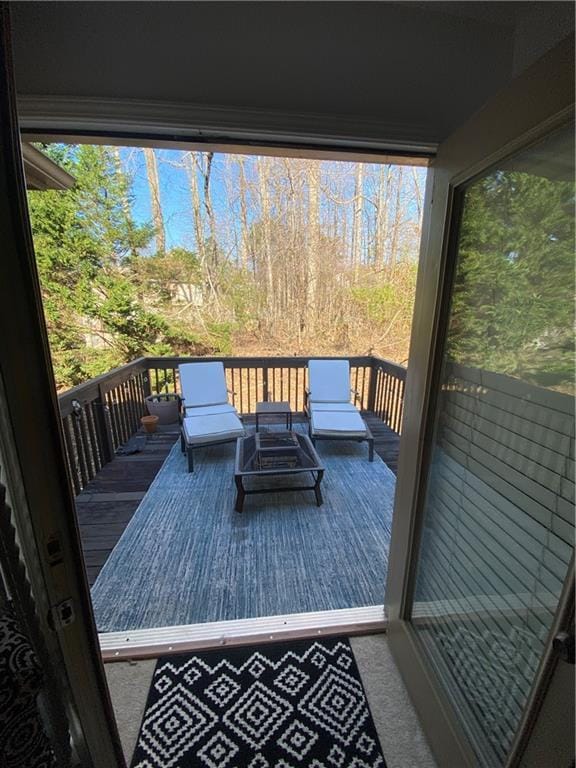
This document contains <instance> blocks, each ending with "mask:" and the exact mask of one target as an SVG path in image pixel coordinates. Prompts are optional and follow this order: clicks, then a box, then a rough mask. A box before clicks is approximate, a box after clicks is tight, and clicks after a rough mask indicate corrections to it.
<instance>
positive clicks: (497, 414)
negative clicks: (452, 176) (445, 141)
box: [412, 126, 574, 768]
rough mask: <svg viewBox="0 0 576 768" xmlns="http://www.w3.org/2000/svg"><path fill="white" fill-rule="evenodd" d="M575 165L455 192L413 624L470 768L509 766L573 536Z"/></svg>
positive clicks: (542, 156)
mask: <svg viewBox="0 0 576 768" xmlns="http://www.w3.org/2000/svg"><path fill="white" fill-rule="evenodd" d="M573 178H574V156H573V129H572V126H570V128H569V129H565V130H562V131H559V132H557V133H555V134H552V135H550V136H549V137H548V138H547V139H546V140H544V141H542V142H540V143H538V144H537V145H534V146H532V147H531V148H529V149H527V150H524V151H522V152H521V153H519V154H517V155H515V156H513V157H512V158H510V159H509V160H507V161H505V162H501V163H500V164H499V165H498V166H497V167H496V168H493V169H492V170H491V171H489V172H488V173H486V174H485V175H483V176H482V177H481V178H477V179H476V180H474V181H473V182H471V183H469V184H468V185H467V186H466V188H465V189H461V190H458V193H457V197H456V206H457V210H459V211H460V215H459V226H458V232H457V234H456V238H455V240H456V255H455V259H454V261H453V263H454V267H453V270H454V271H453V275H452V293H451V299H450V307H449V311H448V316H447V321H446V326H445V328H446V332H445V333H446V335H445V345H444V351H443V357H442V364H441V373H440V382H439V387H438V400H437V405H436V412H435V425H434V438H433V447H432V457H431V463H430V467H429V474H428V485H427V493H426V500H425V507H424V523H423V528H422V537H421V544H420V555H419V558H418V563H417V570H416V580H415V589H414V597H413V606H412V624H413V627H414V630H415V631H416V634H417V637H418V640H419V643H420V644H421V647H422V649H423V650H424V653H425V655H426V658H427V660H428V662H429V663H430V664H431V665H432V666H433V668H434V669H435V672H436V674H437V675H438V676H439V678H440V679H441V681H442V683H443V687H444V689H445V691H446V692H447V693H448V695H449V697H450V699H451V700H452V702H453V704H454V705H455V709H456V710H457V711H458V713H459V718H460V720H461V724H462V726H463V727H464V729H465V731H466V732H467V735H468V737H469V739H470V741H471V743H472V744H473V746H474V749H475V752H476V754H477V757H478V761H479V764H480V765H483V766H489V767H490V768H494V766H498V765H502V764H504V762H505V760H506V756H507V754H508V753H509V750H510V747H511V744H512V741H513V738H514V736H515V734H516V731H517V729H518V726H519V723H520V719H521V716H522V713H523V711H524V708H525V705H526V701H527V698H528V695H529V693H530V690H531V687H532V684H533V683H534V680H535V676H536V673H537V669H538V666H539V663H540V660H541V658H542V653H543V650H544V647H545V644H546V643H547V641H548V635H549V632H550V628H551V626H552V622H553V619H554V615H555V612H556V609H557V606H558V599H559V596H560V593H561V590H562V588H563V584H564V581H565V578H566V575H567V569H568V566H569V562H570V558H571V555H572V548H573V539H574V515H573V507H574V337H573V328H574V313H573V309H574V183H573Z"/></svg>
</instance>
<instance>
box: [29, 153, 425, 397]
mask: <svg viewBox="0 0 576 768" xmlns="http://www.w3.org/2000/svg"><path fill="white" fill-rule="evenodd" d="M39 148H40V149H41V150H42V151H43V152H45V153H46V154H48V155H49V156H50V157H51V158H52V159H53V160H54V161H55V162H57V163H58V164H59V165H61V166H62V167H63V168H65V169H66V170H67V171H69V173H71V174H72V176H73V177H74V178H75V180H76V183H75V186H74V188H72V189H70V190H66V191H44V192H30V193H29V196H28V197H29V206H30V212H31V221H32V229H33V235H34V242H35V250H36V256H37V263H38V268H39V273H40V281H41V286H42V294H43V301H44V310H45V316H46V320H47V325H48V332H49V337H50V345H51V352H52V359H53V365H54V370H55V375H56V381H57V386H58V388H59V389H65V388H68V387H70V386H72V385H74V384H77V383H79V382H82V381H85V380H86V379H88V378H90V377H92V376H95V375H97V374H99V373H103V372H105V371H107V370H110V369H111V368H113V367H115V366H116V365H120V364H122V363H124V362H127V361H129V360H131V359H133V358H135V357H138V356H140V355H144V354H153V355H178V354H181V355H210V354H219V355H221V354H226V355H228V354H230V355H274V354H284V355H307V354H310V355H312V354H324V355H326V354H334V355H356V354H377V355H380V356H382V357H385V358H387V359H390V360H393V361H396V362H406V359H407V356H408V342H409V337H410V325H411V319H412V311H413V302H414V291H415V281H416V270H417V259H418V249H419V240H420V222H421V216H422V198H423V187H424V182H425V169H423V168H419V167H412V166H408V165H406V166H398V165H384V164H381V165H377V164H367V163H351V162H339V161H315V160H305V159H296V158H277V157H263V156H241V155H228V154H226V155H224V154H215V153H212V152H183V151H175V150H170V151H168V150H154V149H150V148H145V149H141V148H138V149H136V148H131V149H129V150H128V149H122V150H121V149H119V148H115V147H104V146H91V145H77V146H76V145H74V146H72V145H44V146H41V147H39ZM176 171H177V172H178V175H176V173H175V172H176ZM139 174H140V178H138V175H139ZM142 176H144V179H145V191H146V195H147V197H148V199H149V207H148V211H149V216H148V217H146V216H144V217H142V215H139V216H136V215H135V210H136V209H138V206H137V205H136V204H137V203H138V202H139V201H138V200H137V196H138V195H139V196H140V197H142V195H143V194H144V191H143V186H142V183H141V182H142V178H141V177H142ZM175 184H180V185H182V184H184V185H185V187H186V190H185V191H186V203H185V206H184V210H183V211H182V213H181V214H180V219H181V221H180V225H179V227H178V228H177V233H176V237H174V235H172V237H168V235H167V230H169V229H170V226H171V221H170V216H173V213H170V214H167V208H168V205H167V202H170V195H171V194H173V192H174V190H173V189H171V185H175ZM181 191H182V190H180V192H181ZM140 202H141V201H140ZM141 208H142V206H140V209H141ZM183 217H184V219H185V220H186V225H185V226H183V225H182V218H183Z"/></svg>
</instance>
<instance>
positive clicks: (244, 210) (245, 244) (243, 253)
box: [238, 155, 254, 269]
mask: <svg viewBox="0 0 576 768" xmlns="http://www.w3.org/2000/svg"><path fill="white" fill-rule="evenodd" d="M238 169H239V177H240V180H239V184H238V187H239V193H240V226H241V232H242V242H241V243H240V264H241V266H242V267H243V268H244V269H247V267H248V264H249V263H250V261H251V262H252V268H253V269H254V254H253V253H252V249H251V247H250V227H249V225H248V201H247V190H246V171H245V168H244V158H243V157H242V155H238Z"/></svg>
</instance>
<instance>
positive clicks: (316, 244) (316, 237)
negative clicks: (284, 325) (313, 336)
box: [306, 160, 320, 324]
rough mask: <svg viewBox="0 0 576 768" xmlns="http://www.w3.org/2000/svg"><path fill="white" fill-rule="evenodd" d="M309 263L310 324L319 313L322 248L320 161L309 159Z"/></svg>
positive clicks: (307, 302)
mask: <svg viewBox="0 0 576 768" xmlns="http://www.w3.org/2000/svg"><path fill="white" fill-rule="evenodd" d="M307 240H308V264H307V281H306V308H307V312H306V313H307V316H308V324H309V323H310V318H314V317H315V316H316V315H317V313H318V298H319V297H318V264H319V258H320V254H319V249H320V163H319V162H318V161H316V160H309V161H308V238H307Z"/></svg>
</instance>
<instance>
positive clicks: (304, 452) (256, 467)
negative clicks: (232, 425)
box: [234, 432, 324, 512]
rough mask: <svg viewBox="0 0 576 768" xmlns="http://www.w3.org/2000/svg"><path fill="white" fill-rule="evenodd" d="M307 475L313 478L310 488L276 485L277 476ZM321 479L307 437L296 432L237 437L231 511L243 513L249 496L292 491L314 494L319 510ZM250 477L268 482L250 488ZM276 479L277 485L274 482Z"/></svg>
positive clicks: (314, 452) (321, 468)
mask: <svg viewBox="0 0 576 768" xmlns="http://www.w3.org/2000/svg"><path fill="white" fill-rule="evenodd" d="M306 473H309V474H310V475H312V479H313V481H314V484H313V485H301V486H296V485H294V486H287V485H284V486H283V485H281V484H278V485H277V484H276V482H277V478H279V477H284V476H287V475H301V474H302V475H303V474H306ZM323 476H324V467H323V466H322V464H321V463H320V458H319V456H318V454H317V453H316V450H315V448H314V446H313V445H312V441H311V440H310V438H309V437H308V436H307V435H301V434H299V433H296V432H267V433H258V432H257V433H256V434H254V435H249V436H248V437H240V438H238V442H237V443H236V464H235V467H234V482H235V483H236V504H235V506H234V509H235V510H236V512H242V509H243V508H244V499H245V497H246V496H249V495H251V494H255V493H293V492H294V491H314V494H315V496H316V505H317V506H318V507H320V506H321V505H322V503H323V500H322V492H321V490H320V483H321V482H322V477H323ZM250 478H268V479H269V480H270V482H269V483H264V484H262V483H259V484H258V487H257V488H254V487H252V488H251V487H250ZM275 478H276V482H274V479H275Z"/></svg>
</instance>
